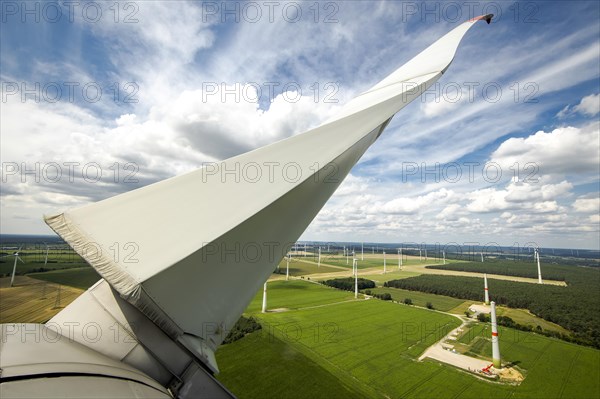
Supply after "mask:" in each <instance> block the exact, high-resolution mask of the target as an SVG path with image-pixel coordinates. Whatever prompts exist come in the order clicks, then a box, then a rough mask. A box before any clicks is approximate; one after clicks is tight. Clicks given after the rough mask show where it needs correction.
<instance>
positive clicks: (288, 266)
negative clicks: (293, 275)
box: [285, 253, 292, 281]
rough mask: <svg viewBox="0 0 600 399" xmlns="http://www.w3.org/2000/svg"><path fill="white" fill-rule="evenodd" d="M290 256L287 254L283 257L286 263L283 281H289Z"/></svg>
mask: <svg viewBox="0 0 600 399" xmlns="http://www.w3.org/2000/svg"><path fill="white" fill-rule="evenodd" d="M291 256H292V254H290V253H288V254H287V256H286V257H285V260H286V263H287V267H286V269H285V280H286V281H287V280H289V279H290V258H291Z"/></svg>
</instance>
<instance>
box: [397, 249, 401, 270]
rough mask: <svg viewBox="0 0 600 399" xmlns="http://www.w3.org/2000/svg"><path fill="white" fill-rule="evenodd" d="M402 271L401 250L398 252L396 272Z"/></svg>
mask: <svg viewBox="0 0 600 399" xmlns="http://www.w3.org/2000/svg"><path fill="white" fill-rule="evenodd" d="M401 269H402V248H400V249H399V250H398V271H400V270H401Z"/></svg>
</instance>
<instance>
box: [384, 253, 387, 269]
mask: <svg viewBox="0 0 600 399" xmlns="http://www.w3.org/2000/svg"><path fill="white" fill-rule="evenodd" d="M386 272H387V265H386V263H385V251H383V274H385V273H386Z"/></svg>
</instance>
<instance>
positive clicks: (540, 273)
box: [535, 248, 543, 284]
mask: <svg viewBox="0 0 600 399" xmlns="http://www.w3.org/2000/svg"><path fill="white" fill-rule="evenodd" d="M535 257H536V258H537V267H538V284H543V283H542V268H541V267H540V251H539V250H538V249H537V248H536V249H535Z"/></svg>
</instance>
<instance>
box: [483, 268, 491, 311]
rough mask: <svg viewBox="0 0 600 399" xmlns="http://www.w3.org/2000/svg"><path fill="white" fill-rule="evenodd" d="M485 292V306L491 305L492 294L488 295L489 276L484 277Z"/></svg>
mask: <svg viewBox="0 0 600 399" xmlns="http://www.w3.org/2000/svg"><path fill="white" fill-rule="evenodd" d="M483 292H484V293H485V304H486V305H489V304H490V294H489V293H488V284H487V274H485V273H484V275H483Z"/></svg>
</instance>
